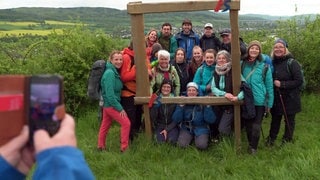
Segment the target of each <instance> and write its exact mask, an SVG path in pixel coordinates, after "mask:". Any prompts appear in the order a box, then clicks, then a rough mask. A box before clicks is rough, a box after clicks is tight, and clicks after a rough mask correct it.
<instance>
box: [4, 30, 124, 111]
mask: <svg viewBox="0 0 320 180" xmlns="http://www.w3.org/2000/svg"><path fill="white" fill-rule="evenodd" d="M2 46H4V48H3V49H4V50H3V52H5V53H1V55H0V57H1V59H2V61H3V62H1V65H0V74H26V75H30V74H60V75H62V76H63V77H64V86H65V89H64V90H65V92H64V94H65V103H66V105H67V109H68V111H71V112H73V114H77V110H78V107H79V106H80V105H81V104H87V103H89V102H88V99H87V96H86V89H87V87H86V86H87V78H88V74H89V70H90V68H91V64H92V63H93V62H94V61H95V60H97V59H105V60H107V59H108V56H109V53H110V52H111V51H112V50H114V49H117V50H121V49H122V48H123V47H124V41H123V40H120V39H113V38H111V37H110V36H108V35H106V34H104V33H102V32H99V31H96V32H91V31H89V30H88V29H86V27H84V26H75V27H74V28H72V29H71V28H70V29H65V30H64V31H63V34H57V33H55V32H53V33H51V34H50V35H48V37H47V38H45V39H44V38H38V39H32V38H29V37H25V38H20V39H19V41H15V42H14V43H5V45H2ZM17 52H20V53H17ZM9 53H11V54H9ZM6 55H7V56H6ZM2 57H3V58H2ZM8 57H9V58H8Z"/></svg>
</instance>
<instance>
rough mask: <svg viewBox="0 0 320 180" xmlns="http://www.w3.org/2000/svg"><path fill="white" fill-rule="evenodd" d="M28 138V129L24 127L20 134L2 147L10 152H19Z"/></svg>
mask: <svg viewBox="0 0 320 180" xmlns="http://www.w3.org/2000/svg"><path fill="white" fill-rule="evenodd" d="M28 138H29V127H28V126H27V125H24V126H23V127H22V130H21V132H20V134H19V135H18V136H16V137H14V138H13V139H12V140H10V141H9V142H8V143H7V144H6V145H4V147H5V148H6V149H11V150H19V149H21V148H22V147H24V146H25V145H26V144H27V141H28Z"/></svg>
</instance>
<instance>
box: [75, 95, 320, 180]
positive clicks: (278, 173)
mask: <svg viewBox="0 0 320 180" xmlns="http://www.w3.org/2000/svg"><path fill="white" fill-rule="evenodd" d="M319 106H320V97H319V96H318V95H304V96H303V111H302V112H301V113H299V114H298V115H297V117H296V131H295V142H294V143H288V144H286V145H284V146H280V144H281V136H282V134H283V129H284V127H282V128H281V131H280V133H279V137H278V141H277V143H276V145H275V146H274V147H266V146H265V145H264V139H263V138H261V140H260V144H259V148H258V153H257V154H256V155H249V154H248V153H247V151H246V149H247V141H246V136H245V131H244V130H243V131H242V134H241V135H242V146H241V147H242V148H241V150H240V152H236V151H235V147H234V139H233V138H231V139H226V140H224V141H222V142H220V143H218V144H211V145H210V148H209V149H208V150H207V151H199V150H197V149H196V148H194V146H190V147H189V148H186V149H181V148H178V147H175V146H172V145H168V144H156V143H155V142H154V141H150V140H148V138H146V136H145V134H144V132H142V133H141V134H140V136H139V137H138V139H137V140H135V141H133V142H132V143H131V146H130V148H129V149H128V151H127V152H125V153H123V154H122V153H120V142H119V141H120V137H119V136H120V132H119V126H118V124H117V123H114V124H113V126H112V127H111V129H110V131H109V134H108V136H107V151H105V152H98V151H97V150H96V144H97V135H98V130H99V121H98V120H97V108H92V109H85V110H84V111H83V113H81V115H80V116H79V117H78V118H77V137H78V146H79V148H80V149H82V150H83V152H84V154H85V157H86V159H87V162H88V164H89V166H90V167H91V169H92V171H93V173H94V174H95V176H96V178H97V179H241V180H243V179H282V180H283V179H284V180H286V179H319V177H320V173H319V168H320V149H319V148H320V141H319V140H320V138H319V137H320V135H319V134H320V128H319V116H320V112H319V110H318V108H317V107H319ZM270 121H271V119H270V117H269V118H267V119H264V122H263V135H264V136H267V135H268V129H269V125H270ZM282 125H283V122H282Z"/></svg>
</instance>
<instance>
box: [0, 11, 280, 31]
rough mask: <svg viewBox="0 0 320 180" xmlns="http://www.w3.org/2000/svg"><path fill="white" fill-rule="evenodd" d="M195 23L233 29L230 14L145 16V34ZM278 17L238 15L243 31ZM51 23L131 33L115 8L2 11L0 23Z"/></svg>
mask: <svg viewBox="0 0 320 180" xmlns="http://www.w3.org/2000/svg"><path fill="white" fill-rule="evenodd" d="M185 18H189V19H191V20H192V23H193V27H194V28H197V27H198V29H199V30H200V31H201V30H202V28H203V25H204V24H205V23H207V22H210V23H212V24H213V25H214V28H215V29H217V30H219V29H222V28H226V27H230V24H229V13H215V12H212V11H195V12H173V13H155V14H146V15H145V16H144V19H145V31H148V30H149V29H150V28H156V29H160V27H161V24H163V23H164V22H168V21H169V22H170V23H171V24H172V25H173V26H174V27H176V28H175V29H178V28H180V27H181V22H182V21H183V19H185ZM278 19H280V17H277V16H265V15H239V26H240V28H272V26H273V25H274V21H275V20H278ZM48 20H53V21H63V22H72V23H74V22H82V23H85V24H89V25H90V28H92V29H103V30H104V31H105V32H107V33H110V34H113V35H117V36H118V35H120V34H121V33H122V34H127V33H128V32H130V26H131V24H130V16H129V15H128V13H127V11H126V10H118V9H112V8H90V7H80V8H14V9H0V21H10V22H17V21H33V22H39V23H43V22H45V21H48Z"/></svg>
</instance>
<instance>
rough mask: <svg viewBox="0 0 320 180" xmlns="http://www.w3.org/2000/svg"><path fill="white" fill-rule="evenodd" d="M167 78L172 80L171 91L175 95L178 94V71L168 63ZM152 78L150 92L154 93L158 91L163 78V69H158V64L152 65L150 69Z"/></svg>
mask: <svg viewBox="0 0 320 180" xmlns="http://www.w3.org/2000/svg"><path fill="white" fill-rule="evenodd" d="M169 66H170V68H169V79H170V80H171V81H172V85H173V88H174V90H173V92H174V95H175V96H179V94H180V78H179V75H178V72H177V70H176V68H175V67H174V66H172V65H171V64H169ZM151 72H152V80H151V82H150V93H151V94H152V93H156V92H158V91H160V90H161V89H160V86H161V84H162V81H163V79H164V73H165V72H164V71H162V70H160V68H159V66H157V67H153V68H152V70H151Z"/></svg>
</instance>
